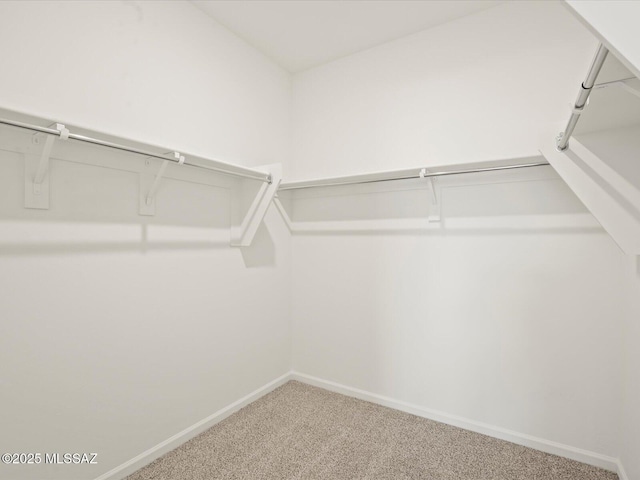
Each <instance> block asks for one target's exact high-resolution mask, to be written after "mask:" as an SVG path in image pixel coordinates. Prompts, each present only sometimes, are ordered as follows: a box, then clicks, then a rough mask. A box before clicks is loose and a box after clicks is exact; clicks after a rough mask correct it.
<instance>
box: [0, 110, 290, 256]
mask: <svg viewBox="0 0 640 480" xmlns="http://www.w3.org/2000/svg"><path fill="white" fill-rule="evenodd" d="M14 113H15V116H18V117H24V115H22V114H20V113H17V112H14ZM28 118H29V120H31V121H34V122H37V123H45V122H47V121H46V120H44V119H41V118H37V119H34V117H31V116H29V117H28ZM48 124H49V125H50V126H46V127H45V126H41V125H38V124H36V123H28V122H25V121H22V120H17V119H9V118H0V125H5V126H8V127H15V128H17V129H22V130H28V131H31V132H35V134H36V136H34V138H33V143H34V144H35V145H30V146H29V148H27V150H28V153H24V159H25V170H24V183H25V191H24V193H25V203H24V205H25V208H30V209H40V210H48V209H49V197H50V195H49V194H50V188H51V187H50V181H49V177H50V175H49V164H50V159H51V152H52V149H53V146H54V143H55V142H56V141H57V140H59V141H62V142H66V141H69V140H71V141H75V142H80V143H85V144H91V145H96V146H99V147H106V148H108V149H112V150H116V151H119V152H124V153H131V154H134V155H137V156H140V157H141V158H144V159H145V160H146V162H145V164H146V166H147V167H149V166H151V167H153V165H152V164H151V163H150V162H151V159H154V161H155V160H161V161H162V162H161V163H160V165H159V168H158V170H157V171H156V173H154V174H152V173H148V171H145V170H144V169H139V170H138V173H139V177H140V178H139V185H140V192H139V198H140V202H139V214H140V215H146V216H149V215H155V196H156V194H157V192H158V189H159V187H160V183H161V181H162V179H163V177H165V176H166V175H165V171H166V168H167V166H168V165H169V164H171V163H174V164H177V165H179V166H183V165H184V166H188V167H193V168H197V169H204V170H208V171H212V172H214V173H218V174H222V175H225V176H227V177H233V178H234V179H235V181H234V183H233V184H232V187H233V188H232V195H233V197H234V198H233V201H232V206H233V211H232V216H231V218H232V220H231V235H230V236H231V245H232V246H240V247H243V246H249V245H251V243H252V241H253V238H254V236H255V234H256V232H257V230H258V227H259V226H260V224H261V222H262V221H263V219H264V216H265V214H266V212H267V208H268V206H269V205H270V203H271V201H272V200H273V197H274V196H275V193H276V191H277V189H278V187H279V185H280V181H281V179H282V167H281V165H280V164H271V165H265V166H262V167H258V168H247V167H243V166H240V165H235V164H233V163H228V162H223V161H220V160H217V159H211V158H204V157H201V156H196V155H190V154H188V153H184V152H179V151H176V150H171V149H168V148H163V147H159V146H150V145H147V144H142V143H138V142H132V141H128V142H127V143H120V142H119V141H112V140H106V139H99V138H94V137H92V136H87V135H82V134H79V133H73V132H71V131H69V129H68V128H67V127H66V126H65V125H64V124H62V123H50V122H48ZM43 135H44V136H45V140H44V142H43V143H44V145H43V146H42V147H41V148H39V144H40V138H39V137H41V136H43ZM36 148H39V152H38V153H37V154H35V153H33V151H34V149H36ZM89 163H91V162H89ZM105 166H108V165H105ZM133 170H134V171H135V168H134V169H133Z"/></svg>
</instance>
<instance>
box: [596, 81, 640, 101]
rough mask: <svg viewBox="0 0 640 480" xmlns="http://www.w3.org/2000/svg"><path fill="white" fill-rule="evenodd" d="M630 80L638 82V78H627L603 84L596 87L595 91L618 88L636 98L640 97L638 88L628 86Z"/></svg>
mask: <svg viewBox="0 0 640 480" xmlns="http://www.w3.org/2000/svg"><path fill="white" fill-rule="evenodd" d="M628 80H636V77H633V78H625V79H623V80H615V81H613V82H606V83H601V84H599V85H595V86H594V87H593V88H594V90H596V89H598V90H599V89H603V88H609V87H618V88H622V89H623V90H625V91H626V92H627V93H630V94H632V95H635V96H636V97H640V90H638V89H637V88H633V87H632V86H631V85H629V84H627V81H628Z"/></svg>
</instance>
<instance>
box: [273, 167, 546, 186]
mask: <svg viewBox="0 0 640 480" xmlns="http://www.w3.org/2000/svg"><path fill="white" fill-rule="evenodd" d="M548 165H549V163H548V162H532V163H520V164H516V165H498V166H495V167H478V168H467V169H464V170H445V171H436V172H430V171H428V169H425V168H422V169H420V170H418V171H417V172H416V171H415V169H414V170H399V171H396V172H386V173H381V174H369V175H353V176H346V177H333V178H324V179H320V180H305V181H301V182H290V183H283V184H281V185H280V188H279V190H299V189H302V188H313V187H335V186H340V185H358V184H364V183H378V182H390V181H393V180H409V179H415V178H431V177H444V176H448V175H462V174H466V173H481V172H495V171H499V170H513V169H516V168H531V167H546V166H548ZM367 177H369V178H367ZM375 177H377V178H375Z"/></svg>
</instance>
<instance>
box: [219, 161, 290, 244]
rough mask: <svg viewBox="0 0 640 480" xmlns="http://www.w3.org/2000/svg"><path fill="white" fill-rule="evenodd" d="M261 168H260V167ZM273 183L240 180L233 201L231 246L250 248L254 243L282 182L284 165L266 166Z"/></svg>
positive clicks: (265, 168)
mask: <svg viewBox="0 0 640 480" xmlns="http://www.w3.org/2000/svg"><path fill="white" fill-rule="evenodd" d="M259 168H260V167H259ZM262 168H263V169H264V170H265V171H266V172H269V176H270V179H271V182H269V183H264V182H261V183H259V184H256V183H257V182H255V181H252V180H247V179H242V180H239V181H238V183H239V185H238V187H237V188H235V189H234V197H233V198H232V201H231V246H232V247H248V246H250V245H251V243H252V242H253V239H254V237H255V236H256V233H257V232H258V228H259V227H260V224H261V223H262V220H263V219H264V216H265V215H266V213H267V210H268V208H269V205H271V202H272V201H273V200H274V198H275V195H276V193H277V192H278V188H279V187H280V182H281V181H282V165H281V164H279V163H276V164H272V165H264V166H263V167H262Z"/></svg>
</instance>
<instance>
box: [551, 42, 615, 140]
mask: <svg viewBox="0 0 640 480" xmlns="http://www.w3.org/2000/svg"><path fill="white" fill-rule="evenodd" d="M608 53H609V50H607V48H606V47H605V46H604V45H603V44H600V45H598V50H597V51H596V54H595V56H594V57H593V61H592V62H591V68H589V72H588V73H587V77H586V78H585V80H584V82H583V83H582V85H580V91H579V92H578V97H577V98H576V103H575V105H574V107H573V111H572V112H571V116H570V117H569V121H568V122H567V126H566V127H565V129H564V131H563V132H560V134H558V136H557V137H556V146H557V148H558V150H559V151H561V152H562V151H564V150H566V149H567V147H568V146H569V138H570V137H571V134H572V133H573V130H574V129H575V128H576V125H577V124H578V120H580V115H581V114H582V112H583V111H584V107H585V105H586V104H587V100H588V99H589V94H590V93H591V89H592V88H593V86H594V84H595V83H596V78H597V77H598V74H599V73H600V69H601V68H602V65H603V64H604V61H605V60H606V58H607V54H608Z"/></svg>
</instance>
